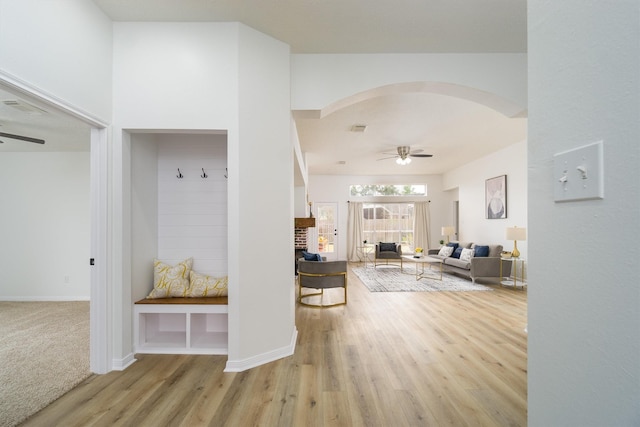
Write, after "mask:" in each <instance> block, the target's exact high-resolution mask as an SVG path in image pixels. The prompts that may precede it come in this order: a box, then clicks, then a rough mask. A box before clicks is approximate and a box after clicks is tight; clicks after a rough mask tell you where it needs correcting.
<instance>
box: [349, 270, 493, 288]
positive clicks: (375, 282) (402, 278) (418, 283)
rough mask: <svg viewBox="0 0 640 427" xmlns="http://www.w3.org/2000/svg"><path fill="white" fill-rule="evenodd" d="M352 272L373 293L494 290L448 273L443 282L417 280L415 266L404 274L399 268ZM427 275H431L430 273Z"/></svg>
mask: <svg viewBox="0 0 640 427" xmlns="http://www.w3.org/2000/svg"><path fill="white" fill-rule="evenodd" d="M427 268H428V267H427ZM352 271H353V272H354V273H355V274H356V276H358V278H359V279H360V280H361V281H362V283H363V284H364V285H365V286H366V287H367V288H368V289H369V291H371V292H438V291H448V292H467V291H492V290H493V289H491V288H490V287H489V286H484V285H480V284H473V283H472V282H471V280H469V279H464V278H460V277H456V276H453V275H450V274H446V273H444V274H443V275H442V280H438V279H437V278H436V279H432V278H430V277H427V278H423V279H420V280H416V276H415V274H414V271H415V270H413V266H409V267H406V268H403V269H402V272H400V268H399V267H392V268H389V267H381V268H367V267H355V268H353V269H352ZM427 273H428V274H430V273H429V272H428V271H427ZM433 274H434V276H436V277H439V275H440V273H439V272H436V271H434V272H433Z"/></svg>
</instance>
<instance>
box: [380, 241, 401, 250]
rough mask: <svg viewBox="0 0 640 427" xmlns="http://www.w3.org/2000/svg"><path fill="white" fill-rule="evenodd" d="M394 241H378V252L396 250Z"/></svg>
mask: <svg viewBox="0 0 640 427" xmlns="http://www.w3.org/2000/svg"><path fill="white" fill-rule="evenodd" d="M397 251H398V249H397V248H396V244H395V243H382V242H380V252H397Z"/></svg>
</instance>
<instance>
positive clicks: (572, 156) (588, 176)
mask: <svg viewBox="0 0 640 427" xmlns="http://www.w3.org/2000/svg"><path fill="white" fill-rule="evenodd" d="M602 157H603V142H602V141H598V142H594V143H593V144H588V145H584V146H582V147H577V148H574V149H571V150H568V151H563V152H562V153H558V154H556V155H554V156H553V178H554V179H553V181H554V182H553V185H554V192H553V195H554V200H555V201H556V202H570V201H576V200H593V199H603V198H604V174H603V158H602Z"/></svg>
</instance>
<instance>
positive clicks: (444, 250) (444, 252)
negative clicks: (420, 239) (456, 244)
mask: <svg viewBox="0 0 640 427" xmlns="http://www.w3.org/2000/svg"><path fill="white" fill-rule="evenodd" d="M452 253H453V246H443V247H441V248H440V251H439V252H438V255H440V256H443V257H448V256H451V254H452Z"/></svg>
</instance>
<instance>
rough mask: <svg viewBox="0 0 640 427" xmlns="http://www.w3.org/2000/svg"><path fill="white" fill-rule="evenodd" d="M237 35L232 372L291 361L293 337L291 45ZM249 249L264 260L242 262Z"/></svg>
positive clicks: (251, 33)
mask: <svg viewBox="0 0 640 427" xmlns="http://www.w3.org/2000/svg"><path fill="white" fill-rule="evenodd" d="M239 30H240V31H239V61H238V65H239V67H238V71H239V73H238V75H239V91H238V92H239V97H238V100H239V110H238V111H239V115H238V118H239V128H238V137H239V138H238V144H236V145H234V146H233V147H230V148H229V150H230V152H229V165H230V168H229V174H230V175H229V184H230V186H231V182H232V181H233V183H234V190H233V192H234V196H235V197H234V198H233V199H230V206H229V207H230V213H229V237H230V239H229V252H230V269H229V273H230V275H229V278H230V280H231V275H232V274H233V275H234V277H235V278H237V282H236V285H237V286H236V288H235V289H234V290H233V291H232V290H230V294H229V298H230V301H231V300H232V299H234V298H237V301H238V304H236V305H234V306H233V307H232V306H230V307H229V362H228V363H227V369H229V370H240V369H246V368H248V367H251V366H252V365H255V364H259V363H264V362H265V361H268V360H269V359H275V358H278V357H283V356H286V355H289V354H292V353H293V351H294V347H295V338H296V336H297V331H296V329H295V313H294V309H295V295H294V292H295V286H294V276H293V274H292V269H293V259H294V256H293V254H294V250H293V174H294V170H293V143H292V136H291V132H290V129H291V122H290V120H291V112H290V108H291V107H290V92H289V88H290V75H289V73H290V71H289V70H290V64H289V56H290V53H289V46H288V45H285V44H283V43H281V42H279V41H277V40H275V39H272V38H270V37H267V36H265V35H264V34H261V33H259V32H257V31H255V30H253V29H251V28H249V27H245V26H240V28H239ZM231 191H232V190H230V192H231ZM254 249H256V250H257V251H258V252H265V253H268V254H269V255H268V256H247V252H248V251H252V250H254ZM233 260H235V262H233Z"/></svg>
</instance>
